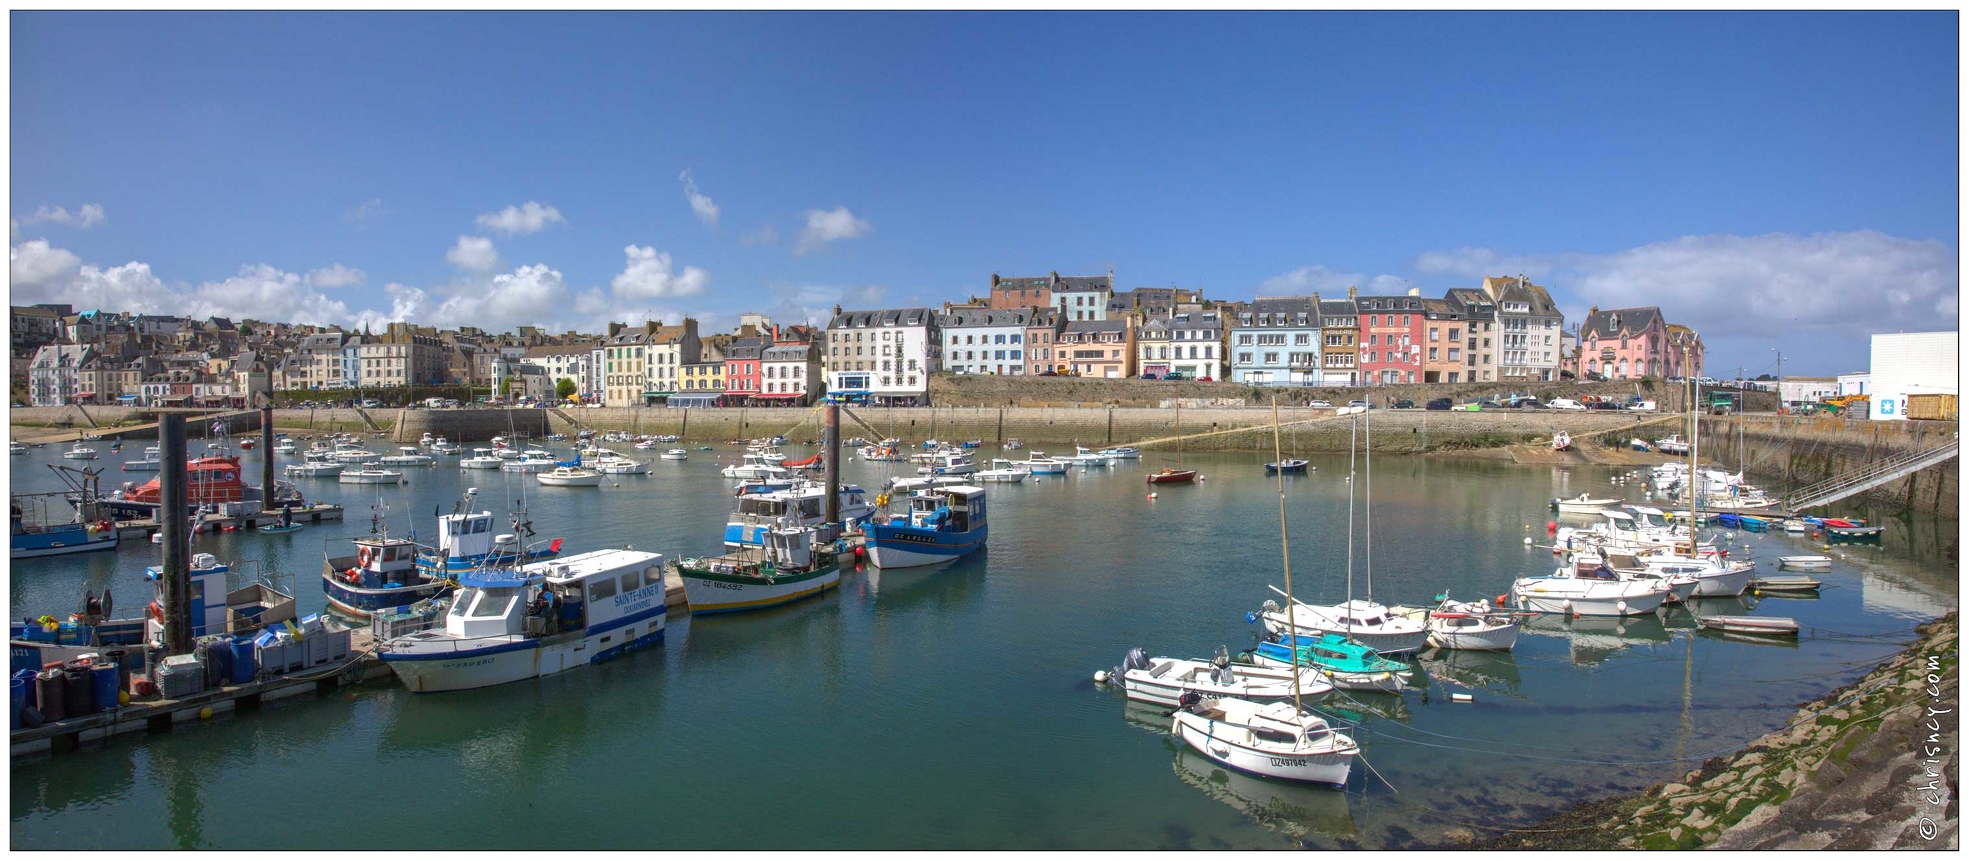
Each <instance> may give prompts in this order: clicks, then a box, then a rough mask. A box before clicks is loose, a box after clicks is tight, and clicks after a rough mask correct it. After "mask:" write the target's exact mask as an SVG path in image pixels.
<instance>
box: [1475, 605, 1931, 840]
mask: <svg viewBox="0 0 1969 861" xmlns="http://www.w3.org/2000/svg"><path fill="white" fill-rule="evenodd" d="M1958 622H1959V619H1958V616H1957V614H1955V613H1950V614H1949V615H1947V616H1945V617H1943V618H1941V619H1937V620H1934V621H1932V622H1929V623H1927V624H1924V625H1922V626H1920V627H1919V628H1916V629H1915V633H1916V634H1917V635H1918V637H1919V639H1918V640H1917V641H1916V642H1915V643H1914V644H1913V645H1911V646H1909V647H1907V649H1905V650H1904V651H1902V652H1901V653H1900V654H1898V655H1896V656H1895V657H1893V658H1892V659H1890V660H1888V661H1887V662H1886V663H1884V664H1882V665H1880V666H1879V667H1878V668H1876V669H1875V670H1873V671H1872V672H1870V673H1868V674H1866V675H1865V676H1863V677H1861V678H1860V680H1859V681H1856V682H1854V683H1852V684H1850V685H1847V686H1845V687H1842V688H1839V689H1838V690H1835V691H1833V692H1831V693H1828V694H1826V695H1825V696H1823V697H1820V698H1818V699H1816V700H1813V701H1811V702H1809V703H1806V704H1804V705H1803V706H1801V707H1800V708H1799V710H1798V713H1797V714H1796V715H1795V716H1793V718H1792V719H1791V722H1790V724H1789V725H1788V726H1787V727H1785V728H1784V729H1781V730H1778V731H1776V732H1773V733H1770V734H1768V735H1766V736H1764V737H1763V738H1760V739H1758V740H1756V741H1754V742H1752V743H1751V744H1749V745H1748V746H1746V747H1745V748H1744V749H1743V750H1741V751H1739V752H1737V753H1735V754H1732V755H1729V756H1724V757H1716V758H1713V759H1710V760H1708V761H1706V762H1704V763H1703V764H1702V767H1701V768H1697V769H1695V770H1692V771H1690V772H1689V773H1687V774H1685V775H1683V776H1682V778H1681V779H1680V780H1677V781H1672V782H1668V783H1663V784H1659V785H1656V786H1654V787H1652V788H1650V789H1648V790H1647V791H1646V792H1644V793H1641V794H1639V795H1635V796H1628V797H1623V798H1615V799H1610V800H1605V801H1596V802H1588V803H1586V804H1582V805H1579V806H1578V807H1575V808H1573V809H1572V810H1569V811H1567V812H1565V813H1563V814H1560V815H1559V816H1558V817H1556V818H1555V819H1553V820H1552V821H1549V822H1546V823H1543V824H1541V825H1539V826H1537V827H1534V828H1530V829H1525V830H1523V831H1514V832H1507V833H1505V834H1503V835H1501V836H1498V837H1495V838H1492V839H1490V840H1488V841H1485V842H1482V843H1479V844H1477V845H1476V847H1475V848H1482V849H1699V848H1710V849H1951V850H1953V849H1956V848H1957V845H1958V823H1959V819H1960V802H1959V800H1958V796H1959V779H1960V775H1961V770H1960V759H1961V757H1960V749H1961V733H1960V721H1959V720H1958V719H1957V709H1958V704H1959V702H1960V699H1959V696H1958V694H1959V690H1960V686H1959V682H1960V679H1959V669H1960V657H1959V655H1958V652H1957V649H1958V642H1959V638H1958ZM1459 848H1460V847H1459Z"/></svg>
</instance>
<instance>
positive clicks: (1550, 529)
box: [1545, 520, 1559, 535]
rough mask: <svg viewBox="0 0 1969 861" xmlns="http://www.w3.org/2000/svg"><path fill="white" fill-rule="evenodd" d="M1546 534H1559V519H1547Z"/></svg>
mask: <svg viewBox="0 0 1969 861" xmlns="http://www.w3.org/2000/svg"><path fill="white" fill-rule="evenodd" d="M1545 534H1546V535H1557V534H1559V521H1557V520H1547V521H1545Z"/></svg>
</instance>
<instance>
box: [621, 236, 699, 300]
mask: <svg viewBox="0 0 1969 861" xmlns="http://www.w3.org/2000/svg"><path fill="white" fill-rule="evenodd" d="M622 253H623V255H624V256H625V257H627V258H628V259H627V262H626V263H625V264H624V266H623V268H622V274H620V275H617V276H615V280H614V281H611V282H609V286H610V287H612V288H614V290H615V295H616V296H617V297H619V298H623V299H660V298H664V297H667V296H695V295H697V294H699V293H702V292H704V288H705V287H706V286H707V285H709V284H710V283H711V273H709V272H706V271H704V270H702V269H699V268H697V267H695V266H686V267H684V271H682V272H673V271H672V269H671V262H670V255H669V254H667V253H665V252H661V251H658V250H656V249H655V248H650V247H647V246H641V245H631V246H628V247H626V248H624V249H622Z"/></svg>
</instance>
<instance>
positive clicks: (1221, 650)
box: [1210, 646, 1237, 687]
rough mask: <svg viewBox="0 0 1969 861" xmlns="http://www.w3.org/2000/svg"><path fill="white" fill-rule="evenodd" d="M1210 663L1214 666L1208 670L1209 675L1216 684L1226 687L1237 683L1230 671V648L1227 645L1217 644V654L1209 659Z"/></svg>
mask: <svg viewBox="0 0 1969 861" xmlns="http://www.w3.org/2000/svg"><path fill="white" fill-rule="evenodd" d="M1210 665H1211V666H1212V667H1215V669H1213V670H1211V671H1210V677H1211V678H1212V679H1213V680H1215V681H1216V682H1217V684H1220V685H1224V686H1226V687H1229V686H1231V685H1234V684H1237V677H1236V676H1235V675H1233V674H1232V673H1231V650H1230V648H1229V647H1227V646H1218V647H1217V656H1216V657H1214V658H1211V659H1210Z"/></svg>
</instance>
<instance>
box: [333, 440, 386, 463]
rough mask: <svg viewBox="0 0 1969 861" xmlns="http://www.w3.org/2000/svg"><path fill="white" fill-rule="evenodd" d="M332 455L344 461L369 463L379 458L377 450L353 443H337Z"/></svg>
mask: <svg viewBox="0 0 1969 861" xmlns="http://www.w3.org/2000/svg"><path fill="white" fill-rule="evenodd" d="M331 456H332V457H334V458H335V459H336V460H338V461H341V462H342V463H368V462H370V461H372V460H375V459H376V458H377V454H376V453H375V452H373V451H370V450H369V449H366V448H363V447H362V446H359V445H355V444H353V443H336V444H335V452H334V454H333V455H331Z"/></svg>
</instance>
